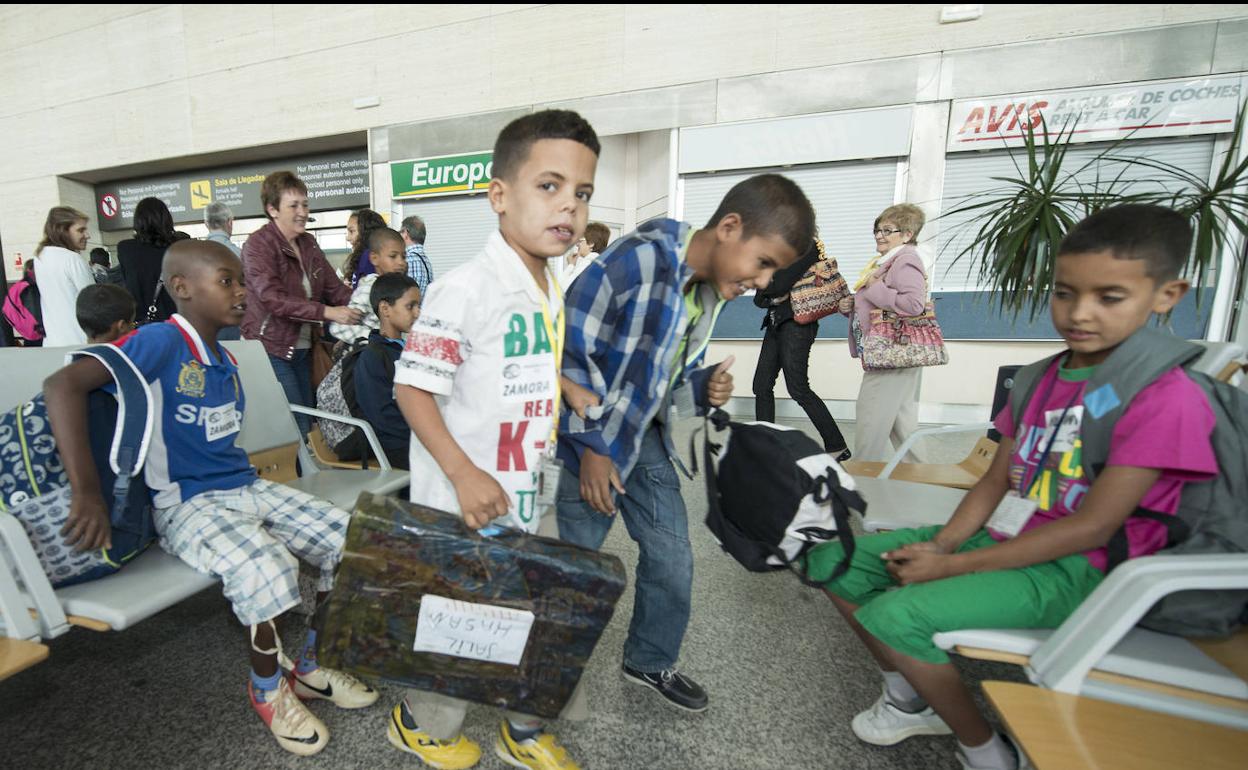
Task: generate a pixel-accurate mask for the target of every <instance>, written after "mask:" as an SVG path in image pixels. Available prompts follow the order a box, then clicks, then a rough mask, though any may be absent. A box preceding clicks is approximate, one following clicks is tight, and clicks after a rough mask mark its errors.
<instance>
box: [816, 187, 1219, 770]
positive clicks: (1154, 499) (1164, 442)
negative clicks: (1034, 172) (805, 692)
mask: <svg viewBox="0 0 1248 770" xmlns="http://www.w3.org/2000/svg"><path fill="white" fill-rule="evenodd" d="M1191 239H1192V233H1191V228H1190V226H1189V225H1188V223H1187V220H1186V219H1185V218H1184V217H1182V216H1180V215H1178V214H1176V213H1174V212H1172V211H1169V210H1167V209H1163V208H1160V207H1157V206H1118V207H1115V208H1110V209H1105V210H1104V211H1101V212H1099V213H1097V214H1095V215H1093V216H1091V217H1089V218H1088V219H1085V220H1084V221H1083V222H1081V223H1079V224H1078V225H1076V226H1075V227H1074V228H1073V229H1072V230H1071V232H1070V233H1069V235H1067V236H1066V238H1065V240H1063V241H1062V244H1061V248H1060V249H1059V251H1058V256H1057V261H1056V266H1055V274H1054V290H1053V295H1052V299H1051V311H1052V316H1053V326H1054V327H1055V328H1056V329H1057V331H1058V333H1059V334H1061V336H1062V338H1063V339H1065V341H1066V343H1067V346H1068V348H1069V352H1068V353H1067V354H1066V355H1065V357H1064V358H1063V359H1060V360H1059V361H1058V362H1055V363H1054V364H1053V365H1052V366H1051V367H1050V369H1049V371H1048V372H1047V373H1046V374H1045V375H1044V377H1043V378H1041V380H1040V382H1039V383H1038V385H1037V386H1036V388H1035V389H1034V390H1033V393H1034V395H1033V397H1032V398H1031V399H1030V400H1029V401H1028V402H1027V404H1026V405H1025V407H1024V408H1023V409H1022V410H1021V411H1020V414H1021V419H1020V420H1019V424H1017V425H1015V424H1014V419H1013V417H1012V411H1011V407H1010V406H1009V405H1007V406H1006V408H1005V409H1002V410H1001V413H1000V414H999V415H997V417H996V426H997V429H998V430H999V431H1001V435H1002V439H1001V446H1000V448H999V449H998V450H997V453H996V456H995V458H994V459H993V462H992V466H991V467H990V468H989V470H988V473H987V474H986V475H985V476H984V477H983V478H982V479H980V481H979V482H978V483H977V484H976V485H975V487H974V488H973V489H972V490H971V491H970V492H969V493H968V494H967V496H966V497H965V498H964V499H963V501H962V503H961V504H960V505H959V506H958V509H957V510H956V511H955V512H954V514H953V518H952V519H951V520H950V521H949V523H948V524H946V525H945V526H944V527H927V528H923V529H908V530H898V531H896V532H890V533H887V534H881V535H875V536H871V537H864V538H860V539H859V540H858V541H857V547H856V549H855V552H854V554H853V556H852V558H851V560H850V567H849V570H848V571H847V572H846V573H844V574H843V575H842V576H840V577H838V578H836V579H833V580H828V577H829V576H830V575H831V574H832V570H833V568H834V567H835V566H836V565H837V564H839V563H840V560H841V556H842V551H841V550H840V546H839V545H835V546H832V547H829V546H819V547H817V548H816V549H814V550H813V551H812V552H811V555H810V557H809V559H808V566H809V567H810V573H809V574H810V576H811V577H812V578H813V579H816V580H825V581H826V588H827V592H828V595H829V596H830V597H831V598H832V601H833V603H834V604H835V605H836V607H837V609H838V610H839V611H840V612H841V614H842V615H843V616H844V617H845V619H846V621H847V622H848V623H849V625H850V627H851V628H852V629H853V630H854V632H855V633H856V634H857V635H858V636H859V638H861V639H862V641H863V643H864V644H865V646H866V648H867V650H868V651H869V652H870V653H871V655H872V656H873V657H874V658H875V660H876V662H877V663H878V664H879V666H880V668H881V669H882V670H883V674H884V693H883V695H881V696H880V698H879V699H878V700H877V701H876V703H875V705H874V706H872V707H871V708H870V709H868V710H867V711H864V712H862V713H860V714H859V715H858V716H856V717H855V718H854V720H853V723H852V728H853V731H854V733H855V734H856V735H857V736H858V737H859V738H860V739H862V740H864V741H866V742H868V743H874V744H877V745H882V746H888V745H892V744H895V743H898V742H900V741H902V740H905V739H906V738H909V737H911V736H914V735H936V734H947V733H950V732H952V733H953V734H954V735H955V736H956V737H957V740H958V752H957V758H958V761H959V762H960V763H961V764H962V767H964V768H969V769H970V770H1014V768H1016V767H1020V766H1023V765H1024V764H1025V757H1022V756H1021V755H1020V754H1019V752H1018V751H1017V749H1016V748H1015V747H1014V746H1013V745H1012V744H1011V743H1009V742H1008V739H1007V738H1005V736H1003V735H999V734H997V733H995V732H993V730H992V728H991V727H990V726H989V724H988V722H987V721H986V720H985V719H984V717H983V716H982V715H981V714H980V713H979V710H978V709H977V708H976V706H975V703H974V701H973V700H972V698H971V694H970V692H969V691H968V690H967V688H966V687H965V685H963V684H962V681H961V679H960V677H959V675H958V672H957V670H956V669H955V668H954V667H953V664H951V663H950V662H949V657H948V655H946V654H945V653H944V652H943V651H942V650H940V649H939V648H937V647H936V646H935V644H933V642H932V635H933V634H934V633H937V632H943V631H954V630H958V629H966V628H1056V627H1058V626H1059V625H1061V623H1062V622H1063V621H1064V620H1066V618H1067V617H1068V616H1069V615H1070V613H1071V612H1073V611H1074V610H1075V608H1076V607H1078V606H1079V604H1080V603H1082V602H1083V600H1084V599H1085V598H1086V597H1087V596H1088V594H1090V593H1091V592H1092V590H1093V589H1095V588H1096V586H1097V585H1098V584H1099V583H1100V582H1101V580H1102V579H1103V578H1104V574H1105V571H1106V568H1107V564H1108V552H1107V548H1106V546H1107V544H1108V543H1109V542H1110V540H1111V538H1112V537H1113V536H1114V535H1115V533H1117V532H1118V531H1119V530H1120V529H1121V528H1124V527H1125V530H1124V531H1125V534H1126V540H1127V543H1128V549H1129V556H1130V557H1132V558H1133V557H1137V556H1146V555H1148V554H1151V553H1155V552H1157V551H1159V550H1161V549H1162V548H1164V547H1165V546H1166V539H1167V538H1166V528H1165V526H1164V525H1163V524H1162V523H1161V522H1158V521H1151V520H1146V519H1143V518H1132V519H1130V520H1128V517H1129V516H1130V515H1131V514H1132V513H1133V512H1135V511H1136V510H1137V509H1140V508H1143V509H1146V510H1149V511H1153V512H1156V513H1161V514H1171V515H1172V514H1174V512H1175V511H1176V509H1177V506H1178V503H1179V497H1180V493H1181V492H1182V489H1183V485H1184V484H1185V483H1187V482H1191V481H1202V480H1205V479H1208V478H1211V477H1212V476H1214V475H1215V474H1217V473H1218V466H1217V459H1216V457H1215V455H1214V452H1213V448H1212V445H1211V443H1210V435H1211V433H1212V431H1213V426H1214V416H1213V412H1212V411H1211V410H1210V408H1209V404H1208V401H1207V400H1206V398H1205V395H1204V393H1203V392H1202V391H1201V389H1200V387H1199V386H1198V385H1196V383H1194V382H1192V380H1191V379H1190V378H1189V377H1188V376H1187V374H1185V373H1184V371H1183V370H1182V368H1180V367H1175V368H1174V369H1171V370H1170V371H1169V372H1167V373H1165V374H1163V375H1162V376H1161V377H1159V378H1158V379H1157V380H1156V381H1154V382H1153V383H1152V384H1151V385H1149V386H1148V387H1146V388H1145V389H1143V390H1141V391H1140V392H1139V393H1138V394H1137V395H1136V396H1135V398H1133V399H1132V400H1131V401H1130V403H1129V404H1127V405H1126V407H1125V409H1124V410H1123V411H1122V414H1121V416H1120V417H1118V419H1117V421H1116V422H1115V423H1114V424H1113V429H1112V430H1113V435H1112V439H1111V442H1110V449H1109V459H1108V462H1107V463H1106V465H1105V468H1104V470H1103V471H1102V472H1101V473H1100V474H1099V475H1097V476H1096V479H1095V481H1093V482H1092V483H1090V484H1089V482H1088V480H1087V478H1086V477H1085V475H1084V471H1083V466H1082V446H1083V445H1082V439H1081V437H1080V427H1081V425H1082V424H1083V421H1084V420H1085V415H1087V417H1086V419H1089V420H1092V419H1100V418H1101V417H1102V416H1103V415H1106V414H1108V413H1109V412H1110V410H1112V409H1114V408H1116V407H1117V406H1119V405H1120V402H1119V401H1118V400H1117V396H1116V394H1115V393H1114V391H1113V388H1112V387H1111V386H1108V385H1106V386H1101V387H1100V388H1098V389H1097V390H1095V391H1093V392H1091V393H1086V392H1085V389H1086V385H1087V382H1088V380H1089V379H1091V377H1092V375H1093V373H1094V372H1095V371H1096V368H1097V366H1099V365H1101V364H1102V363H1103V362H1104V361H1105V360H1106V359H1107V358H1108V357H1109V355H1110V354H1111V353H1112V352H1113V351H1114V349H1115V348H1117V347H1118V346H1119V345H1120V344H1121V343H1122V342H1123V341H1125V340H1126V339H1127V338H1129V337H1130V336H1131V335H1132V334H1134V333H1135V332H1136V331H1137V330H1139V329H1141V328H1143V327H1144V326H1145V325H1146V324H1147V323H1148V321H1149V319H1150V318H1151V317H1152V315H1153V314H1154V313H1158V314H1165V313H1167V312H1169V311H1170V309H1171V308H1173V307H1174V306H1175V305H1176V304H1178V302H1179V300H1180V299H1182V297H1183V295H1184V293H1186V291H1187V289H1188V284H1187V282H1186V281H1183V280H1180V279H1179V274H1180V271H1181V270H1182V268H1183V265H1184V262H1185V261H1186V259H1187V255H1188V253H1189V251H1190V247H1191ZM1105 365H1106V366H1108V364H1105ZM897 586H901V587H900V588H897Z"/></svg>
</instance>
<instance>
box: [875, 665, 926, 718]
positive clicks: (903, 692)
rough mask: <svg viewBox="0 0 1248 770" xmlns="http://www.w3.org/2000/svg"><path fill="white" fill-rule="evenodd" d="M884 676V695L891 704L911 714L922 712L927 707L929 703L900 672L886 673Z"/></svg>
mask: <svg viewBox="0 0 1248 770" xmlns="http://www.w3.org/2000/svg"><path fill="white" fill-rule="evenodd" d="M883 674H884V693H885V697H887V698H888V702H889V703H891V704H893V705H894V706H898V707H899V708H901V709H902V710H903V711H910V712H914V711H922V710H923V709H924V708H925V707H926V706H927V701H925V700H923V698H922V697H921V696H920V695H919V693H918V691H917V690H915V689H914V687H913V685H911V684H910V682H909V680H907V679H906V678H905V677H904V676H902V675H901V672H900V671H885V672H883Z"/></svg>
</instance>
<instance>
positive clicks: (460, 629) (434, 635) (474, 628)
mask: <svg viewBox="0 0 1248 770" xmlns="http://www.w3.org/2000/svg"><path fill="white" fill-rule="evenodd" d="M532 629H533V613H532V612H528V611H527V610H513V609H511V608H510V607H496V606H494V605H492V604H472V603H470V602H461V601H456V600H454V599H447V598H446V597H443V596H434V595H432V594H425V595H424V596H422V597H421V599H420V615H419V616H418V617H417V619H416V643H415V644H414V645H413V646H412V649H413V650H415V651H416V652H436V653H441V654H442V655H453V656H455V657H457V658H470V659H472V660H483V661H487V662H490V663H505V664H507V665H510V666H518V665H520V659H521V658H523V657H524V648H525V645H527V644H528V641H529V632H530V631H531V630H532Z"/></svg>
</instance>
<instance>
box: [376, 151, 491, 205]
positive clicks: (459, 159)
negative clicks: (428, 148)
mask: <svg viewBox="0 0 1248 770" xmlns="http://www.w3.org/2000/svg"><path fill="white" fill-rule="evenodd" d="M493 159H494V153H492V152H475V153H469V154H467V155H442V156H439V157H436V158H420V159H417V160H404V161H398V162H396V163H391V164H390V187H391V190H392V192H393V197H395V198H425V197H430V196H434V195H460V194H463V193H474V192H484V191H485V188H487V187H489V185H490V173H491V172H492V171H493V170H494V162H493Z"/></svg>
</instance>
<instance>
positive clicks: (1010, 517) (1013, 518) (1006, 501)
mask: <svg viewBox="0 0 1248 770" xmlns="http://www.w3.org/2000/svg"><path fill="white" fill-rule="evenodd" d="M1039 507H1040V504H1039V503H1037V502H1036V501H1035V500H1029V499H1026V498H1022V497H1019V496H1018V493H1016V492H1009V493H1008V494H1006V496H1005V497H1003V498H1001V503H1000V504H999V505H997V509H996V510H995V511H993V512H992V518H990V519H988V529H991V530H992V531H993V532H999V533H1001V534H1002V535H1005V536H1006V537H1018V533H1020V532H1022V531H1023V527H1025V526H1027V522H1029V521H1031V517H1032V516H1033V515H1034V514H1035V512H1036V509H1037V508H1039Z"/></svg>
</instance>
